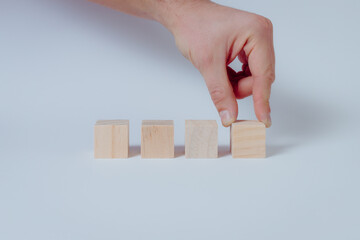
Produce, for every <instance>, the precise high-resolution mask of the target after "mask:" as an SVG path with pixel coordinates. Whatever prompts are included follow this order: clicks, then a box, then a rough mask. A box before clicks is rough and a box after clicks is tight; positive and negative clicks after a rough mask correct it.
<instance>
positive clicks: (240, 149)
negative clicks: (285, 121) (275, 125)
mask: <svg viewBox="0 0 360 240" xmlns="http://www.w3.org/2000/svg"><path fill="white" fill-rule="evenodd" d="M265 129H266V128H265V125H264V124H263V123H261V122H259V121H255V120H241V121H236V122H235V123H233V124H232V125H231V140H230V146H231V147H230V148H231V153H232V156H233V158H265V157H266V147H265V138H266V130H265Z"/></svg>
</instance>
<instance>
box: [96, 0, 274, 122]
mask: <svg viewBox="0 0 360 240" xmlns="http://www.w3.org/2000/svg"><path fill="white" fill-rule="evenodd" d="M91 1H93V2H96V3H99V4H102V5H105V6H108V7H111V8H114V9H116V10H119V11H122V12H125V13H128V14H132V15H135V16H139V17H143V18H147V19H152V20H155V21H158V22H160V23H161V24H162V25H164V26H165V27H166V28H167V29H168V30H169V31H170V32H171V33H172V34H173V35H174V38H175V42H176V45H177V47H178V48H179V50H180V52H181V53H182V54H183V55H184V56H185V57H186V58H187V59H188V60H189V61H190V62H191V63H192V64H193V65H194V66H195V67H196V68H197V69H198V70H199V71H200V73H201V75H202V76H203V77H204V79H205V82H206V85H207V87H208V90H209V93H210V96H211V99H212V100H213V102H214V104H215V106H216V108H217V110H218V112H219V115H220V117H221V121H222V124H223V125H224V126H225V127H227V126H230V125H231V123H233V122H234V121H235V120H236V119H237V115H238V105H237V101H236V99H242V98H245V97H248V96H250V95H253V100H254V109H255V114H256V117H257V118H258V120H259V121H261V122H263V123H264V124H265V126H266V127H270V126H271V117H270V104H269V98H270V91H271V85H272V83H273V82H274V80H275V54H274V47H273V26H272V23H271V21H270V20H269V19H267V18H265V17H262V16H260V15H257V14H253V13H249V12H245V11H242V10H238V9H234V8H229V7H225V6H222V5H219V4H216V3H213V2H211V1H208V0H91ZM235 58H238V59H239V60H240V61H241V62H242V64H243V67H242V71H240V72H235V71H234V70H233V69H231V68H230V67H229V66H228V65H229V64H230V63H231V62H232V61H233V60H234V59H235Z"/></svg>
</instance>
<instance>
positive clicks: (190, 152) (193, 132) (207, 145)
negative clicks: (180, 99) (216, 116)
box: [185, 120, 218, 158]
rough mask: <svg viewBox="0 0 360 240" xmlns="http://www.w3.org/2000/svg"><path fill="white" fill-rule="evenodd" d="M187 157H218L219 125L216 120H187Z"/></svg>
mask: <svg viewBox="0 0 360 240" xmlns="http://www.w3.org/2000/svg"><path fill="white" fill-rule="evenodd" d="M185 157H186V158H217V157H218V125H217V122H216V121H215V120H186V121H185Z"/></svg>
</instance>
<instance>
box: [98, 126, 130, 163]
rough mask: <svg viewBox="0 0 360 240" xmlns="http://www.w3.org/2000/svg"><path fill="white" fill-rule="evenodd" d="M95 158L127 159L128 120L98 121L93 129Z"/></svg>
mask: <svg viewBox="0 0 360 240" xmlns="http://www.w3.org/2000/svg"><path fill="white" fill-rule="evenodd" d="M94 132H95V141H94V155H95V158H128V156H129V120H100V121H97V122H96V124H95V127H94Z"/></svg>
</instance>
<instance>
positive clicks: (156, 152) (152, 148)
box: [141, 120, 174, 158]
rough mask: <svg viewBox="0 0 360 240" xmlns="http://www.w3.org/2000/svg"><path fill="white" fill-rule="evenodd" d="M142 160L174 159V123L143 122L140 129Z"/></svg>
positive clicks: (169, 121)
mask: <svg viewBox="0 0 360 240" xmlns="http://www.w3.org/2000/svg"><path fill="white" fill-rule="evenodd" d="M141 157H142V158H173V157H174V121H172V120H143V121H142V127H141Z"/></svg>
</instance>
